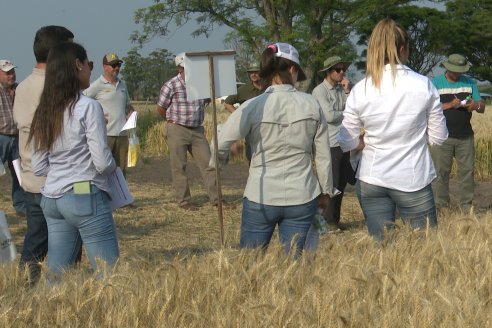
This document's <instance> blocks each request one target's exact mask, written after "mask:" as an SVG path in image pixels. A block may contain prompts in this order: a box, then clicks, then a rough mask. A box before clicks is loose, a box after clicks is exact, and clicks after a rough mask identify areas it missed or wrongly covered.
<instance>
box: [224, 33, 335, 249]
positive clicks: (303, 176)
mask: <svg viewBox="0 0 492 328" xmlns="http://www.w3.org/2000/svg"><path fill="white" fill-rule="evenodd" d="M260 77H261V78H262V79H263V80H264V85H269V87H268V88H266V90H265V92H264V93H263V94H261V95H260V96H258V97H255V98H253V99H250V100H248V101H246V102H244V103H243V104H242V105H241V106H240V107H239V108H238V109H237V110H236V111H234V113H232V114H231V116H230V117H229V119H228V120H227V122H226V123H225V124H224V125H223V126H222V129H221V133H220V135H219V137H218V141H219V143H218V147H219V149H218V151H219V157H220V158H221V159H225V158H227V156H228V152H229V147H230V145H231V144H232V143H234V142H235V141H236V140H239V139H242V138H244V137H247V138H248V140H249V141H250V145H251V151H252V157H251V165H250V168H249V177H248V182H247V184H246V189H245V191H244V198H243V211H242V223H241V240H240V246H241V247H243V248H244V247H266V246H267V245H268V243H269V242H270V239H271V237H272V235H273V232H274V230H275V227H276V226H277V225H278V231H279V237H280V241H281V243H282V244H283V245H284V247H285V250H286V251H287V252H290V246H291V242H292V240H295V245H294V246H295V247H296V253H297V254H299V253H300V252H301V251H302V250H303V248H304V242H305V239H306V234H307V231H308V230H309V227H310V226H311V223H312V221H313V217H314V215H315V213H316V208H317V206H318V198H319V201H320V203H321V204H320V205H321V206H324V205H325V203H326V197H328V195H333V193H334V190H333V182H332V176H331V155H330V144H329V137H328V130H327V124H326V121H325V119H324V115H323V113H322V111H321V108H320V106H319V104H318V102H317V101H316V99H315V98H314V97H313V96H311V95H309V94H306V93H304V92H299V91H297V90H296V88H295V87H294V84H295V83H296V82H297V81H303V80H305V79H306V76H305V74H304V72H303V70H302V68H301V66H300V65H299V53H298V52H297V50H296V49H295V48H294V47H293V46H292V45H290V44H287V43H280V42H279V43H275V44H271V45H269V46H268V48H267V49H265V50H264V51H263V53H262V58H261V64H260ZM313 155H314V161H315V163H316V170H317V174H315V170H314V169H313V165H312V164H313V163H312V158H313ZM320 195H321V196H320ZM318 196H320V197H318Z"/></svg>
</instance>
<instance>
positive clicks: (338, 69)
mask: <svg viewBox="0 0 492 328" xmlns="http://www.w3.org/2000/svg"><path fill="white" fill-rule="evenodd" d="M333 70H334V71H335V72H337V73H340V72H341V71H344V72H345V68H343V67H337V68H334V69H333Z"/></svg>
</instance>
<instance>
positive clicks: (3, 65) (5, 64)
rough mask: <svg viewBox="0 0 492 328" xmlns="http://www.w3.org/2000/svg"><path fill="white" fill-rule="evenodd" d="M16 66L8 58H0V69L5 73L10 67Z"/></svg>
mask: <svg viewBox="0 0 492 328" xmlns="http://www.w3.org/2000/svg"><path fill="white" fill-rule="evenodd" d="M16 67H17V66H15V65H14V64H13V63H12V62H11V61H10V60H8V59H1V60H0V69H1V70H2V71H4V72H5V73H7V72H8V71H10V70H11V69H13V68H16Z"/></svg>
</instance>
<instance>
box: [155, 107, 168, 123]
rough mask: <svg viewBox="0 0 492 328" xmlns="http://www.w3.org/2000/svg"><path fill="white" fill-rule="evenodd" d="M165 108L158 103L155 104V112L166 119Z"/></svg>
mask: <svg viewBox="0 0 492 328" xmlns="http://www.w3.org/2000/svg"><path fill="white" fill-rule="evenodd" d="M166 110H167V108H163V107H161V106H159V105H157V112H158V113H159V114H160V115H161V117H162V118H163V119H164V121H166Z"/></svg>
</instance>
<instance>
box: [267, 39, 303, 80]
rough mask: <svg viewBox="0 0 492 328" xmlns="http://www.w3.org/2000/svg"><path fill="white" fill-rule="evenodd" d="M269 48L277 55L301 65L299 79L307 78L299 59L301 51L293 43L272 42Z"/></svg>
mask: <svg viewBox="0 0 492 328" xmlns="http://www.w3.org/2000/svg"><path fill="white" fill-rule="evenodd" d="M268 48H270V49H272V50H273V51H274V53H275V57H281V58H285V59H288V60H290V61H292V62H294V63H296V64H297V65H299V74H298V77H297V81H304V80H306V74H305V73H304V71H303V70H302V68H301V63H300V61H299V51H297V49H296V48H294V46H293V45H290V44H288V43H284V42H277V43H272V44H270V45H269V46H268Z"/></svg>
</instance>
